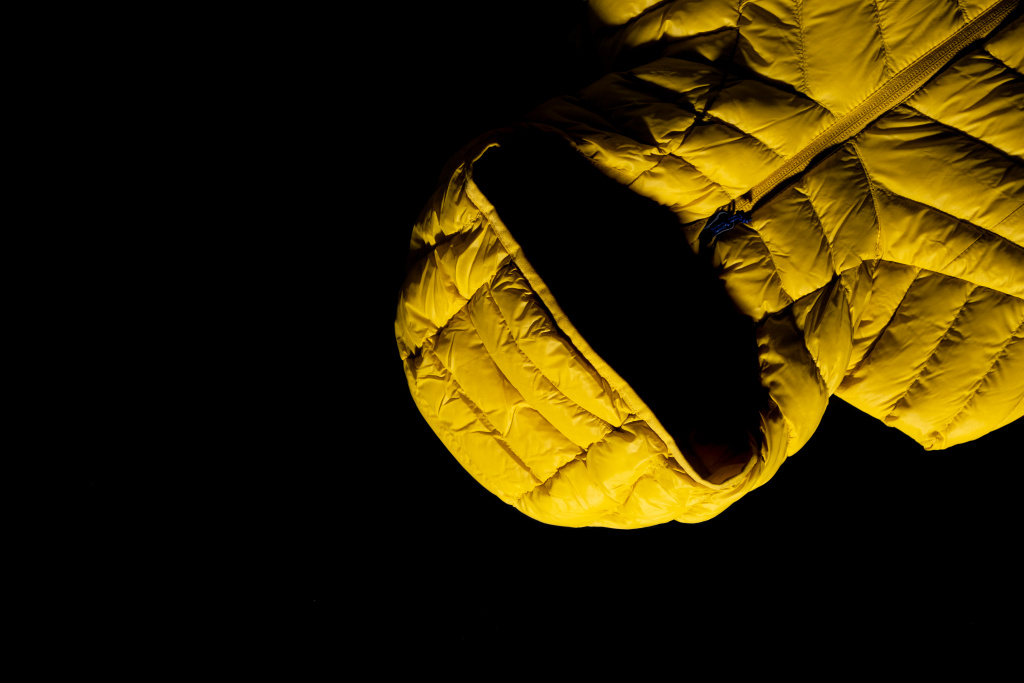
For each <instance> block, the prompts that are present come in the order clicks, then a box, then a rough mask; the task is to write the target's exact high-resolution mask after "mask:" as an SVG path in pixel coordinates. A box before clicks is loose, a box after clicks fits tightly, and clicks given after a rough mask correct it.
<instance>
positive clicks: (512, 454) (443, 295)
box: [396, 2, 1024, 528]
mask: <svg viewBox="0 0 1024 683" xmlns="http://www.w3.org/2000/svg"><path fill="white" fill-rule="evenodd" d="M593 4H594V6H595V7H596V8H597V11H598V13H599V14H600V13H601V12H604V13H605V14H602V15H601V16H604V17H605V18H606V19H608V20H609V22H611V21H616V22H619V23H618V25H617V26H618V27H617V28H615V27H612V29H609V30H606V34H605V38H604V42H603V43H602V45H603V48H604V49H605V50H606V53H607V55H606V56H607V58H608V59H609V60H610V61H615V60H622V59H624V55H626V56H628V54H637V53H638V52H640V48H643V47H644V46H649V44H650V43H651V42H659V41H660V43H661V44H660V45H659V47H660V48H661V49H663V51H664V52H665V53H669V54H671V56H667V57H662V58H659V59H655V60H654V61H651V62H649V63H646V64H643V65H640V66H636V67H633V68H631V69H628V70H626V71H622V72H617V73H613V74H609V75H608V76H606V77H605V78H603V79H601V80H600V81H599V82H598V83H596V84H594V85H593V86H591V87H590V88H587V89H584V90H583V91H582V92H581V93H579V94H577V95H575V96H570V97H563V98H558V99H556V100H553V101H551V102H549V103H546V104H545V105H543V106H542V107H540V108H538V110H536V111H535V112H534V113H533V114H532V115H531V117H530V124H531V125H533V126H535V127H538V128H540V129H543V130H545V131H550V132H554V133H557V134H558V135H559V136H561V137H564V138H565V139H566V140H568V141H569V142H570V143H571V145H572V146H573V147H574V148H575V149H576V150H577V151H578V152H579V153H580V154H582V155H584V156H585V157H586V158H588V159H589V160H590V161H591V162H592V163H593V165H594V166H595V167H596V168H598V169H600V170H601V171H602V172H603V173H605V174H606V175H608V176H609V177H611V178H614V179H616V180H617V181H619V182H620V183H622V184H623V185H626V186H628V187H629V188H630V189H632V190H633V191H635V192H637V193H638V194H640V195H642V196H645V197H648V198H649V199H651V200H653V201H656V202H658V203H659V204H662V205H664V206H666V207H668V208H669V209H671V210H672V211H673V212H674V213H675V214H676V216H677V217H678V219H679V222H680V223H681V224H682V225H683V226H684V230H685V231H686V233H687V235H688V238H689V241H690V244H691V246H693V248H694V249H698V248H699V247H698V244H697V242H698V236H699V233H700V229H701V227H702V225H703V219H705V218H707V217H708V216H710V215H711V214H712V213H713V212H714V210H715V209H716V208H718V207H721V206H723V205H725V204H727V203H729V202H730V201H732V200H734V199H736V198H737V197H739V196H740V195H742V194H743V193H744V192H746V191H747V190H749V189H750V188H751V187H752V186H753V185H754V184H756V183H757V182H759V181H760V180H761V179H762V178H764V177H765V176H766V175H767V174H769V173H770V172H771V171H772V170H774V169H775V168H777V167H778V166H779V165H780V164H782V163H784V161H785V159H787V158H789V157H791V156H792V155H793V154H795V153H796V151H798V150H799V149H801V148H802V147H803V146H804V145H806V144H807V142H809V141H810V140H811V139H813V138H814V136H816V135H817V134H818V133H820V132H821V131H822V130H824V129H825V128H827V127H828V126H829V125H830V124H831V123H832V122H834V121H835V120H836V117H837V115H842V114H843V113H844V111H847V110H848V109H849V108H850V107H852V106H855V105H856V103H857V101H858V100H857V98H863V96H866V95H865V93H870V91H871V90H872V89H874V88H877V87H878V86H879V84H880V83H881V82H884V79H885V78H887V77H890V76H891V75H892V73H894V72H895V71H898V70H899V69H900V68H902V66H905V65H906V64H908V63H910V62H911V61H913V59H915V58H916V57H917V56H920V55H921V54H924V53H925V52H927V51H928V50H929V49H931V48H933V47H934V46H935V45H936V44H938V43H940V42H941V41H942V40H943V39H944V38H945V37H948V35H949V34H951V33H952V32H954V31H956V30H957V29H958V28H959V27H960V26H962V25H963V24H964V21H969V20H970V19H971V18H973V17H976V16H977V15H978V14H980V13H981V12H982V11H983V10H985V9H987V8H988V7H989V6H991V5H992V4H993V3H968V2H959V3H947V4H941V3H924V4H922V3H904V4H903V6H902V7H894V6H893V5H884V6H882V7H876V6H874V3H862V2H859V3H858V2H851V3H844V4H842V5H841V6H840V5H835V4H833V5H830V7H832V9H826V8H823V6H819V5H813V6H812V7H809V6H811V3H777V2H773V3H769V2H748V3H742V5H741V4H740V3H735V2H733V3H725V2H718V3H714V2H711V3H702V4H701V5H700V7H697V5H696V4H695V3H687V2H670V3H658V4H651V3H645V2H634V3H593ZM897 5H898V3H897ZM925 5H927V7H925ZM922 8H923V9H922ZM915 9H916V10H920V11H915ZM613 10H614V11H613ZM726 10H729V11H726ZM615 12H618V14H616V13H615ZM630 12H634V14H630ZM673 12H676V14H673ZM687 12H693V13H694V14H687ZM730 12H731V13H730ZM658 13H660V14H658ZM716 13H717V14H716ZM612 15H614V17H613V16H612ZM869 15H874V18H873V19H872V18H871V16H869ZM729 16H731V17H732V21H733V23H732V25H731V28H730V25H729V24H728V21H729V19H728V17H729ZM767 16H772V17H776V19H774V20H772V23H771V25H768V24H767V23H766V21H765V20H764V19H763V17H767ZM656 17H660V18H657V19H655V18H656ZM759 17H761V19H759ZM780 17H781V19H780ZM837 21H841V22H849V25H851V26H855V25H859V24H857V22H868V23H871V22H875V24H876V28H877V27H878V26H880V27H881V30H880V31H878V32H877V33H878V37H877V42H870V43H869V44H867V45H865V46H863V47H862V48H861V49H859V50H856V51H852V50H850V49H848V48H843V47H842V46H843V45H845V43H843V42H842V41H838V43H837V45H834V46H833V48H836V50H834V51H833V52H830V53H828V54H832V55H833V56H836V55H839V54H840V53H842V52H843V51H846V52H847V53H848V55H849V62H850V64H849V69H848V70H847V71H848V73H849V74H851V75H852V78H851V79H850V81H852V83H845V82H844V81H843V79H837V78H836V77H835V72H836V70H837V69H838V67H837V66H836V63H833V62H830V61H829V59H828V57H827V55H826V54H825V53H826V50H825V47H824V46H825V45H826V39H827V37H828V36H829V35H836V34H837V32H836V31H835V30H834V28H833V29H830V28H829V27H835V26H836V25H837V24H836V23H835V22H837ZM701 22H704V23H701ZM915 22H917V23H918V26H917V27H916V28H915ZM655 23H657V24H658V26H657V27H656V28H655ZM715 24H718V27H717V28H715ZM697 27H699V28H700V30H699V31H697V30H696V28H697ZM737 27H738V29H737ZM780 27H781V28H780ZM691 29H692V30H693V31H695V32H690V33H688V31H690V30H691ZM730 32H731V34H732V35H733V41H732V42H733V43H734V45H733V54H734V55H735V59H736V63H738V64H739V66H740V67H741V68H740V70H739V71H738V72H737V71H736V70H735V69H733V68H730V67H726V66H723V65H716V64H714V63H708V61H709V58H708V55H709V54H711V55H714V54H717V55H718V56H720V57H721V56H722V55H724V54H726V53H725V50H726V47H724V46H725V43H724V42H723V41H722V36H723V35H725V34H728V33H730ZM853 33H859V32H854V31H850V32H849V34H853ZM838 34H839V35H843V36H844V37H846V36H848V35H849V34H848V33H846V32H845V31H838ZM652 36H653V37H652ZM883 38H884V39H885V40H883ZM1021 44H1024V34H1022V24H1021V21H1020V20H1017V21H1016V22H1015V23H1014V24H1012V25H1011V26H1009V27H1007V28H1004V29H1003V30H1002V31H1001V32H1000V33H999V34H997V35H995V36H993V37H991V38H989V39H988V40H987V41H985V44H984V45H983V46H981V47H980V48H978V49H976V50H974V51H972V52H971V53H969V54H967V55H965V56H963V57H961V58H960V59H958V60H957V61H955V62H954V63H953V64H951V65H950V66H949V67H948V68H946V69H944V70H943V72H942V73H940V74H939V75H938V76H937V77H935V78H933V79H931V80H930V81H929V82H928V83H927V84H926V85H925V86H924V87H922V88H920V89H919V90H918V91H917V92H916V93H915V94H914V95H913V96H912V97H911V98H910V99H908V100H907V102H906V103H905V104H903V105H900V106H898V107H896V108H894V109H893V110H891V111H890V112H888V113H887V114H885V115H884V116H882V117H881V118H879V119H878V120H877V121H875V122H874V123H873V124H871V125H869V126H868V127H867V128H866V129H865V130H864V131H862V132H861V133H860V134H858V135H857V136H855V137H854V138H852V139H850V140H849V141H847V142H845V143H844V144H842V145H840V146H839V147H837V148H835V149H833V150H830V152H829V154H828V155H827V156H825V157H824V158H823V159H820V160H818V161H817V162H816V163H815V164H814V165H813V166H812V167H811V168H810V169H809V170H808V171H807V172H806V173H803V174H801V175H800V176H799V177H798V178H796V179H794V181H793V182H791V183H789V184H787V185H786V186H784V187H782V188H780V191H779V192H777V193H776V194H775V195H774V196H772V197H771V198H770V200H769V201H766V202H764V203H763V204H762V205H760V206H759V207H758V208H757V210H755V211H754V212H753V213H752V215H751V221H750V224H749V225H738V226H736V227H735V228H733V229H732V230H729V231H728V232H726V233H724V234H723V235H722V236H721V237H720V238H719V239H718V240H717V242H715V244H714V245H713V249H712V250H711V252H710V254H709V255H708V258H709V259H711V261H712V263H714V265H715V266H716V267H717V268H718V269H719V273H720V278H721V279H722V281H723V283H724V285H725V287H726V289H727V290H728V291H729V293H730V295H731V296H732V299H733V301H734V302H735V303H736V305H737V307H738V308H739V309H740V310H741V311H743V312H744V314H746V315H747V316H749V317H750V318H751V320H753V321H755V323H756V338H757V347H758V348H757V353H758V359H759V364H760V368H761V382H762V384H763V385H764V386H765V387H766V388H767V389H768V395H769V400H768V401H767V402H766V404H765V407H764V410H763V413H762V415H761V433H760V435H759V439H760V441H759V442H758V443H756V444H753V445H752V450H751V454H750V458H749V460H748V461H747V462H746V465H745V466H743V467H742V468H741V469H740V470H739V471H736V472H732V471H730V472H729V473H728V474H729V476H728V477H727V478H726V479H724V480H721V479H718V480H714V479H713V478H712V479H708V478H707V477H706V476H701V475H700V474H698V473H697V471H696V470H695V469H694V466H692V464H691V462H690V461H689V458H690V456H691V455H692V454H688V452H687V447H686V445H685V444H684V443H682V442H680V443H676V442H675V440H674V439H673V435H671V434H669V433H667V432H666V431H665V430H664V428H663V427H661V425H660V423H659V422H658V420H657V417H656V416H655V415H654V414H653V413H652V412H651V411H650V410H649V408H648V407H647V406H646V405H645V403H644V401H643V399H642V397H640V396H638V395H636V394H635V392H633V391H632V390H631V388H630V387H629V385H628V384H627V383H625V382H624V381H623V380H622V378H621V377H619V376H618V375H617V374H616V373H615V371H614V369H612V368H611V367H609V366H607V364H606V363H604V362H603V361H602V359H601V358H600V357H599V356H598V355H597V354H596V353H594V351H593V349H592V348H590V346H589V345H588V344H587V342H586V340H585V339H583V338H582V337H581V336H580V335H579V334H578V333H577V332H576V331H575V329H574V328H573V326H572V323H571V322H570V321H569V320H568V319H567V318H566V317H565V316H564V314H562V313H561V312H560V309H559V307H558V302H557V301H556V300H555V299H554V297H553V296H552V295H551V292H550V291H548V290H547V288H546V286H545V284H544V281H543V279H542V277H543V273H537V272H536V271H535V270H534V269H533V268H532V267H531V266H530V263H529V260H528V256H529V254H524V253H523V252H522V250H521V249H520V248H519V245H518V244H517V242H516V240H515V237H514V234H513V233H514V226H513V228H512V229H510V228H509V227H507V226H505V225H504V224H503V222H502V221H501V218H500V216H499V215H498V212H497V211H496V210H495V207H494V206H493V205H491V204H490V203H489V202H488V200H487V198H486V197H485V196H484V195H483V193H482V192H480V190H479V188H478V187H477V186H476V185H475V183H473V180H472V167H473V159H475V158H476V157H479V156H480V155H481V154H484V153H486V150H487V148H488V147H489V146H491V145H494V144H500V136H498V137H496V138H494V139H491V140H485V141H481V142H478V143H477V144H476V145H475V146H473V147H472V148H471V151H470V152H469V154H468V155H467V156H468V157H470V159H469V160H468V161H463V162H461V163H459V164H458V165H457V166H456V167H454V169H453V170H452V171H451V172H450V174H449V177H450V178H451V180H450V182H448V184H447V185H446V187H444V188H443V189H442V190H439V192H438V193H437V194H436V195H435V198H434V199H433V200H432V202H431V204H430V206H428V208H427V209H426V210H425V211H424V213H423V215H422V216H421V218H420V220H419V221H418V222H417V225H416V228H415V229H414V236H413V240H412V245H411V246H412V249H411V253H412V255H413V256H412V258H411V259H410V260H411V261H413V267H412V269H411V271H410V276H409V278H408V279H407V283H406V285H405V286H404V287H403V291H402V295H401V301H400V304H399V311H398V317H397V320H396V338H397V339H398V344H399V350H400V353H401V354H402V357H403V361H404V362H405V364H406V373H407V376H408V378H409V383H410V388H411V390H412V392H413V394H414V397H415V398H416V401H417V405H418V406H419V408H420V410H421V412H422V413H423V414H424V417H425V418H426V419H427V421H428V422H429V423H430V424H431V426H432V427H433V428H434V430H435V432H436V433H437V434H438V436H439V437H440V438H441V439H442V441H444V442H445V443H446V445H447V446H448V447H449V449H450V450H452V452H453V453H454V454H455V455H456V457H457V458H459V460H460V462H462V463H463V465H464V466H465V467H466V469H467V471H469V472H470V473H471V474H472V475H473V476H474V478H476V479H477V480H478V481H480V482H481V483H482V484H483V485H484V486H486V487H487V488H488V489H489V490H491V491H492V492H494V493H495V494H496V495H498V496H499V497H501V498H502V499H503V500H505V502H508V503H510V504H512V505H514V506H516V507H517V508H518V509H520V510H521V511H523V512H524V513H526V514H528V515H530V516H532V517H534V518H535V519H539V520H541V521H545V522H548V523H553V524H562V525H569V526H586V525H593V526H610V527H616V528H634V527H637V526H647V525H650V524H657V523H661V522H663V521H667V520H670V519H678V520H680V521H688V522H693V521H700V520H702V519H707V518H709V517H711V516H714V515H715V514H718V513H719V512H720V511H721V510H723V509H724V508H725V507H727V506H728V505H729V504H731V503H732V502H734V501H735V500H736V499H738V498H739V497H741V496H742V495H743V494H744V493H746V492H747V491H749V490H751V489H753V488H755V487H756V486H758V485H760V484H762V483H764V482H765V481H767V480H768V478H770V477H771V476H772V475H773V474H774V472H775V470H777V468H778V466H779V465H780V464H781V462H782V461H783V460H784V459H785V458H786V457H788V456H789V455H792V454H793V453H795V452H797V451H798V450H799V448H800V447H801V446H802V445H803V444H804V443H806V441H807V439H808V438H810V436H811V434H812V433H813V432H814V430H815V428H816V427H817V425H818V423H819V422H820V419H821V416H822V415H823V413H824V410H825V408H826V407H827V403H828V399H829V397H830V396H831V395H838V396H840V397H841V398H843V399H844V400H847V401H848V402H850V403H852V404H853V405H855V406H857V407H858V408H860V409H861V410H864V411H865V412H868V413H869V414H872V415H874V416H875V417H877V418H879V419H881V420H883V421H884V422H886V424H889V425H891V426H893V427H896V428H898V429H900V430H901V431H903V432H905V433H907V434H908V435H910V436H911V437H912V438H914V439H916V440H917V441H919V442H920V443H922V445H924V446H925V447H926V448H944V447H947V446H950V445H953V444H955V443H960V442H963V441H966V440H970V439H973V438H977V437H978V436H981V435H983V434H985V433H987V432H988V431H991V430H992V429H995V428H997V427H999V426H1001V425H1003V424H1006V423H1008V422H1009V421H1012V420H1013V419H1015V416H1016V417H1019V416H1020V414H1021V412H1022V410H1024V409H1022V407H1021V406H1022V398H1024V345H1022V344H1021V343H1020V340H1021V337H1022V336H1024V327H1022V326H1024V301H1022V299H1024V278H1021V276H1020V273H1022V272H1024V249H1022V244H1024V240H1022V234H1024V220H1022V212H1021V210H1020V207H1021V204H1022V203H1024V163H1022V158H1021V150H1020V148H1019V145H1020V142H1019V140H1018V137H1019V136H1017V135H1014V134H1013V132H1012V131H1014V130H1020V129H1022V128H1021V127H1020V126H1019V124H1020V122H1021V112H1022V111H1024V106H1022V99H1024V98H1022V92H1024V90H1022V83H1024V79H1022V77H1021V74H1020V54H1019V53H1020V50H1019V46H1020V45H1021ZM752 55H759V56H760V57H759V58H758V59H755V58H754V57H753V56H752ZM769 55H774V56H777V57H778V58H777V59H767V58H766V57H768V56H769ZM810 55H817V56H816V57H814V59H810V58H809V56H810ZM760 58H765V59H760ZM837 58H838V57H837ZM759 59H760V61H759ZM809 66H810V67H811V68H808V67H809ZM818 67H822V68H818ZM737 73H739V74H740V75H737ZM749 73H753V74H756V75H757V76H760V77H761V79H763V80H759V79H757V78H754V77H751V76H749V75H746V74H749ZM826 73H831V74H832V76H831V80H830V79H828V78H825V77H824V76H823V74H826ZM851 86H853V87H851ZM862 91H863V92H862ZM638 295H643V293H642V292H638Z"/></svg>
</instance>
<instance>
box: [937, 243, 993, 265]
mask: <svg viewBox="0 0 1024 683" xmlns="http://www.w3.org/2000/svg"><path fill="white" fill-rule="evenodd" d="M983 237H984V235H978V236H977V237H975V238H974V240H973V241H972V242H971V243H970V244H968V245H967V248H966V249H964V250H963V251H961V252H960V253H959V254H957V255H956V256H954V257H953V260H952V261H950V262H949V263H947V264H946V265H944V266H942V269H941V270H947V269H948V268H949V267H950V266H952V265H953V264H954V263H956V262H957V261H959V260H960V259H961V258H962V257H963V255H964V254H966V253H967V252H969V251H970V250H971V249H972V248H973V247H974V245H975V244H977V243H978V242H980V241H981V239H982V238H983Z"/></svg>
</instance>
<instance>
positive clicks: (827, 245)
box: [793, 187, 839, 275]
mask: <svg viewBox="0 0 1024 683" xmlns="http://www.w3.org/2000/svg"><path fill="white" fill-rule="evenodd" d="M793 189H794V190H796V192H797V193H798V194H801V195H803V196H804V198H806V199H807V206H809V207H810V209H811V215H813V216H814V220H815V223H817V227H818V232H820V233H821V238H822V239H823V240H824V241H825V248H826V249H827V250H828V262H829V265H830V266H831V268H832V272H833V273H834V274H835V275H838V274H839V269H838V268H837V267H836V259H835V254H833V253H832V242H830V241H829V239H828V233H827V232H825V224H824V223H823V222H822V221H821V216H819V215H818V210H817V209H815V208H814V202H812V201H811V196H810V195H809V194H807V193H806V192H803V191H801V190H800V189H799V187H795V188H793Z"/></svg>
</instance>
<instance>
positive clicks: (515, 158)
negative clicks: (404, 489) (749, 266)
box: [473, 131, 766, 481]
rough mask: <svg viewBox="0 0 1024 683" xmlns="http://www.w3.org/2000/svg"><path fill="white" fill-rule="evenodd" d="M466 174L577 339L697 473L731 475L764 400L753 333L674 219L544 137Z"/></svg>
mask: <svg viewBox="0 0 1024 683" xmlns="http://www.w3.org/2000/svg"><path fill="white" fill-rule="evenodd" d="M473 175H474V180H475V181H476V183H477V185H478V186H479V187H480V189H481V190H482V191H483V193H484V194H485V195H486V196H487V197H488V198H489V199H490V200H491V202H492V203H493V204H494V205H495V208H496V210H497V212H498V215H499V216H501V218H502V220H503V221H504V222H505V224H506V225H507V226H508V228H509V230H510V231H511V233H512V235H513V236H514V237H515V238H516V239H517V240H518V241H519V243H520V245H521V246H522V248H523V252H524V254H525V256H526V258H527V259H528V260H529V261H530V263H531V264H532V265H533V266H534V268H536V270H537V272H538V273H539V274H540V276H541V277H542V278H543V279H544V281H545V283H547V285H548V286H549V287H550V289H551V292H552V294H553V295H554V297H555V299H556V300H557V301H558V303H559V305H560V306H561V307H562V309H563V310H564V311H565V313H566V315H567V316H568V317H569V319H570V320H571V321H572V322H573V324H574V325H575V326H576V328H577V329H578V330H579V332H580V334H581V335H583V337H584V338H585V339H586V340H587V342H588V343H589V344H590V345H591V346H592V347H593V348H594V350H595V351H596V352H597V353H598V355H600V356H601V358H603V359H604V360H605V361H607V362H608V363H609V365H611V366H612V367H613V368H614V369H615V370H616V372H618V373H619V374H620V375H621V376H622V377H623V378H624V379H625V380H626V381H627V382H629V384H630V385H631V386H632V387H633V388H634V389H635V390H636V392H637V393H638V394H639V395H640V397H641V398H642V399H643V400H644V401H645V402H646V403H647V404H648V406H650V408H651V409H652V410H653V411H654V413H655V414H656V415H657V417H658V419H659V421H661V423H662V424H663V425H664V426H665V428H666V429H667V430H668V431H669V433H671V434H672V436H673V438H674V439H675V440H676V441H677V442H678V443H679V444H680V446H681V447H682V448H683V449H684V451H692V454H693V455H695V456H696V457H695V458H691V461H692V462H691V464H693V466H694V467H695V468H696V469H697V471H698V472H700V473H701V475H702V476H705V477H710V478H711V479H712V481H714V480H715V478H716V477H715V475H716V473H718V474H719V477H718V478H722V477H725V478H727V476H731V475H732V474H735V473H736V472H738V471H739V468H741V467H742V465H743V464H745V463H746V461H747V460H748V459H749V455H750V450H751V448H752V447H756V443H754V444H752V443H751V439H752V438H753V439H754V441H755V442H756V441H757V435H758V434H759V421H758V415H759V410H760V408H761V406H762V405H764V402H765V401H766V391H765V390H764V389H763V388H762V387H761V384H760V373H759V370H758V362H757V345H756V342H755V335H754V326H753V323H752V321H751V320H750V319H749V318H747V317H746V316H744V315H742V314H741V313H739V312H738V311H737V309H736V307H735V305H734V304H733V302H732V300H731V298H730V297H729V295H728V294H727V293H726V292H725V290H724V287H723V286H722V284H721V281H720V280H719V279H718V278H717V276H716V275H715V273H714V271H713V269H712V267H711V266H710V264H707V263H705V262H704V261H703V260H702V259H700V258H698V257H697V255H695V254H694V253H693V251H692V250H691V249H690V247H689V246H688V245H687V243H686V241H685V238H684V236H683V233H682V230H681V229H680V225H679V222H678V220H677V219H676V217H675V215H674V214H672V212H671V211H669V210H668V209H667V208H665V207H663V206H660V205H659V204H657V203H656V202H653V201H651V200H649V199H646V198H644V197H642V196H640V195H638V194H636V193H635V192H633V191H631V190H629V189H628V188H626V187H624V186H623V185H621V184H619V183H618V182H616V181H614V180H612V179H610V178H608V177H606V176H605V175H603V174H602V173H601V172H600V171H598V170H597V169H595V168H594V167H593V166H592V165H591V164H590V162H589V161H587V160H586V159H585V158H583V157H582V156H581V155H579V154H578V153H577V152H575V151H574V150H572V149H571V147H569V145H568V144H567V143H565V142H564V141H563V140H561V139H560V138H557V137H555V136H553V135H549V134H543V133H537V132H532V131H531V132H523V133H519V134H517V135H515V136H513V137H512V138H511V139H509V140H507V141H506V142H504V143H502V146H501V147H498V148H493V149H491V150H489V151H488V152H487V153H486V154H484V156H483V157H481V159H479V160H478V161H477V162H476V164H475V166H474V173H473ZM688 457H689V453H688ZM694 460H695V461H694ZM737 466H739V468H738V467H737ZM730 473H731V474H730Z"/></svg>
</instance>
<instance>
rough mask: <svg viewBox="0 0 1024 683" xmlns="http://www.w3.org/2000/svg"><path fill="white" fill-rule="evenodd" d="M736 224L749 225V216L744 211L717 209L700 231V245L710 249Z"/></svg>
mask: <svg viewBox="0 0 1024 683" xmlns="http://www.w3.org/2000/svg"><path fill="white" fill-rule="evenodd" d="M737 223H742V224H744V225H750V214H749V213H747V212H746V211H735V210H732V209H729V208H725V209H719V210H718V211H717V212H716V213H715V215H714V216H712V217H711V218H709V219H708V222H707V223H705V224H704V227H703V228H702V229H701V231H700V243H701V246H703V247H710V246H711V245H712V244H714V243H715V240H716V239H717V238H718V236H719V235H721V234H722V233H723V232H725V231H727V230H731V229H732V228H733V226H735V225H736V224H737Z"/></svg>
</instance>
